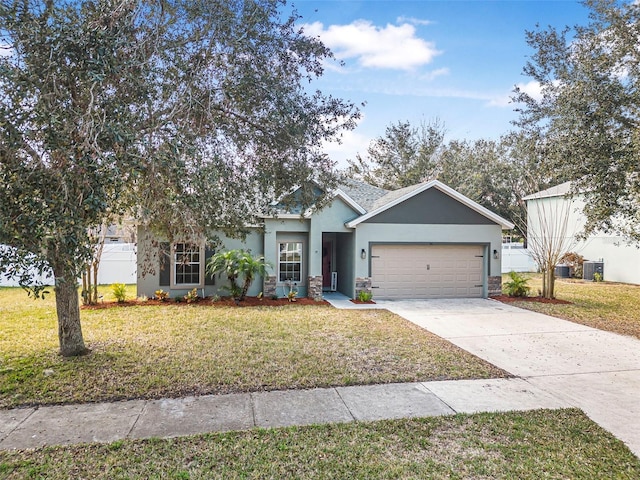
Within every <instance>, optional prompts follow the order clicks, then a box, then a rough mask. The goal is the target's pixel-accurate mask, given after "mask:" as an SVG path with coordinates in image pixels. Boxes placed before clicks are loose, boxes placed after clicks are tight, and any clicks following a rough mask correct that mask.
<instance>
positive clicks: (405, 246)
mask: <svg viewBox="0 0 640 480" xmlns="http://www.w3.org/2000/svg"><path fill="white" fill-rule="evenodd" d="M263 220H264V223H263V225H261V226H260V227H261V228H256V229H255V230H254V231H252V232H251V233H250V234H249V235H248V236H247V237H246V239H244V240H242V241H241V240H236V239H231V238H226V237H222V236H220V238H221V239H222V242H223V244H224V247H223V248H224V249H225V250H231V249H237V248H244V249H248V250H250V251H251V252H252V253H253V254H254V255H263V256H264V257H265V260H266V261H267V262H269V263H270V264H271V266H272V268H271V270H270V272H269V275H267V276H266V278H263V279H258V280H257V281H255V282H254V284H253V286H252V287H251V289H250V291H249V295H257V294H259V293H260V292H262V293H263V295H264V296H267V297H270V296H273V295H277V296H279V297H282V296H285V295H286V289H287V288H288V285H289V284H295V288H297V290H298V295H299V296H307V297H311V298H315V299H321V298H322V292H323V291H339V292H341V293H343V294H345V295H346V296H348V297H350V298H356V297H357V295H358V293H359V292H360V291H361V290H366V291H370V292H371V293H372V294H373V297H374V298H378V299H398V298H442V297H487V296H489V295H494V294H499V293H500V292H501V265H500V262H501V249H502V247H501V242H502V235H501V234H502V230H503V229H511V228H513V224H512V223H511V222H509V221H508V220H505V219H504V218H502V217H500V216H498V215H496V214H495V213H493V212H491V211H489V210H487V209H486V208H484V207H482V206H480V205H478V204H477V203H476V202H474V201H472V200H470V199H469V198H467V197H465V196H464V195H461V194H460V193H458V192H457V191H455V190H453V189H452V188H450V187H448V186H446V185H444V184H443V183H441V182H439V181H436V180H432V181H429V182H425V183H420V184H417V185H413V186H410V187H407V188H403V189H400V190H395V191H388V190H383V189H381V188H377V187H374V186H371V185H368V184H366V183H363V182H359V181H354V180H350V181H348V182H347V183H346V184H344V185H343V186H341V187H340V188H339V189H337V190H336V191H334V192H332V194H331V201H330V203H329V204H328V206H326V207H324V208H322V209H320V210H313V211H309V212H306V213H303V214H300V213H295V214H293V213H289V214H286V213H285V214H280V215H278V216H277V217H266V218H264V219H263ZM146 233H148V232H144V231H140V232H139V234H138V259H139V260H138V263H139V265H138V272H144V271H145V270H149V269H145V268H144V267H143V266H142V265H140V262H141V261H142V259H144V258H145V257H147V258H148V257H149V256H148V255H145V249H150V248H151V249H158V248H159V249H160V250H161V253H160V254H158V255H157V258H159V259H160V261H159V266H158V268H157V269H155V270H156V271H155V273H154V272H150V273H147V274H146V275H144V276H141V274H140V273H139V274H138V295H147V296H149V297H151V296H153V295H154V292H155V291H156V290H157V289H163V290H165V291H168V292H169V294H170V296H171V297H175V296H177V295H183V294H185V293H186V292H187V291H188V290H190V289H193V288H197V289H198V291H199V294H200V295H203V296H210V295H214V294H220V295H223V294H224V290H221V287H223V286H224V285H225V281H226V279H225V278H224V277H219V276H216V278H205V269H204V267H205V262H206V258H207V257H208V256H209V255H210V254H211V252H207V251H206V248H205V242H204V241H203V242H202V243H201V244H200V245H189V244H185V243H176V244H174V245H169V244H168V242H165V241H162V239H152V240H149V235H146ZM146 253H149V252H146ZM163 256H164V258H163ZM162 260H164V261H162Z"/></svg>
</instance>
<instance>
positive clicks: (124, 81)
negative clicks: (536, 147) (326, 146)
mask: <svg viewBox="0 0 640 480" xmlns="http://www.w3.org/2000/svg"><path fill="white" fill-rule="evenodd" d="M283 5H284V2H283V1H280V0H254V1H251V2H229V1H226V0H211V1H207V2H192V1H188V0H160V1H151V0H131V1H121V0H84V1H73V0H61V1H56V2H52V1H45V0H2V2H1V3H0V43H1V44H2V46H3V49H4V51H5V52H6V53H7V54H6V55H1V56H0V92H1V95H0V184H2V185H3V188H4V191H3V194H2V196H0V244H7V245H10V246H11V247H13V248H14V249H13V250H12V251H11V253H10V254H8V253H6V252H4V251H3V252H0V273H7V272H8V271H9V270H7V265H10V264H14V263H15V262H16V261H18V262H19V261H20V259H16V256H19V257H20V258H25V257H26V256H32V257H34V258H35V259H36V265H37V267H38V268H39V269H41V270H42V269H45V268H51V269H52V270H53V273H54V276H55V278H56V285H57V287H56V300H57V302H58V306H59V308H58V319H59V323H60V327H61V328H60V330H59V331H60V345H61V352H62V353H63V355H76V354H80V353H84V352H86V348H85V347H84V341H83V339H82V333H81V328H80V317H79V309H78V305H77V304H78V299H77V291H76V290H75V281H76V279H77V278H78V276H79V274H80V273H81V270H82V267H83V266H84V265H85V264H87V263H88V262H89V261H90V259H91V256H92V244H91V241H90V238H89V233H88V232H89V231H90V230H91V229H92V228H97V227H98V226H100V225H102V224H104V223H107V222H106V221H107V220H108V219H110V218H112V217H113V216H121V215H122V214H125V213H128V214H130V215H132V216H133V217H135V218H137V219H138V220H139V221H140V222H141V223H142V224H144V225H147V226H150V227H151V228H152V229H153V230H154V232H155V233H158V234H162V235H164V236H165V237H166V238H169V239H170V240H171V241H173V240H175V239H178V237H182V238H180V239H181V240H182V241H187V240H189V239H190V238H195V237H197V236H202V235H203V232H205V231H210V230H213V229H218V230H222V231H224V232H225V233H228V234H230V235H239V234H241V233H242V231H243V229H244V228H245V226H246V223H245V222H251V220H252V219H254V218H255V216H256V215H257V214H258V213H259V212H261V211H264V210H266V207H268V206H269V205H270V204H271V202H272V201H273V200H274V199H276V198H279V197H280V196H281V195H282V194H283V193H284V192H286V191H288V190H289V189H290V188H291V186H292V185H294V184H302V183H304V182H308V181H310V180H313V181H315V182H316V183H317V184H318V185H320V186H321V187H323V190H324V191H330V190H331V189H332V187H333V186H334V185H335V183H336V180H337V175H336V174H335V172H334V170H333V164H332V162H331V161H330V160H329V159H328V158H327V157H326V155H324V154H323V153H322V151H321V146H322V143H323V142H324V141H331V140H336V139H337V138H338V136H339V134H340V132H341V131H342V130H343V129H345V128H353V127H354V125H355V123H354V122H355V119H357V117H358V115H359V113H358V111H357V109H356V108H355V107H354V105H352V104H351V103H348V102H344V101H342V100H341V99H336V98H332V97H328V96H325V95H323V94H322V93H321V92H315V93H311V94H310V93H307V92H308V90H307V89H306V88H303V83H308V82H310V81H312V80H314V79H315V78H317V77H318V76H320V75H321V74H322V70H323V62H325V61H326V60H330V59H331V57H332V54H331V52H330V51H329V50H328V49H327V48H326V47H324V45H322V44H321V43H320V41H318V40H317V39H315V38H310V37H306V36H305V35H304V32H301V31H300V30H299V29H298V28H297V27H296V26H295V21H296V20H297V15H296V14H295V12H291V14H290V15H287V14H286V12H281V11H279V9H280V7H282V6H283ZM300 200H301V201H302V202H303V203H305V202H307V203H311V202H312V201H313V199H310V198H302V199H300ZM263 207H264V208H263ZM184 237H189V238H184ZM141 260H142V261H143V262H144V261H146V260H149V259H141ZM149 261H150V260H149ZM144 270H145V269H143V271H144ZM21 284H22V285H24V286H25V287H28V286H29V285H30V283H29V278H28V277H27V276H25V277H24V278H22V277H21ZM63 285H64V288H63ZM32 291H33V293H36V294H38V293H40V290H38V289H36V288H34V289H32Z"/></svg>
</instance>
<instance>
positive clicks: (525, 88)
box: [488, 80, 542, 107]
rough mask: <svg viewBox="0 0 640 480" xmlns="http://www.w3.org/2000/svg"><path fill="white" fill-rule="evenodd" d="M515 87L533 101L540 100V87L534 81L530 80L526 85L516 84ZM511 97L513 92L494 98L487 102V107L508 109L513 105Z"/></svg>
mask: <svg viewBox="0 0 640 480" xmlns="http://www.w3.org/2000/svg"><path fill="white" fill-rule="evenodd" d="M516 87H518V88H519V89H520V91H522V92H524V93H526V94H527V95H529V96H530V97H531V98H533V99H534V100H541V99H542V86H541V85H540V83H538V82H536V81H535V80H532V81H530V82H528V83H518V84H517V85H516ZM513 95H514V94H513V92H509V93H505V94H504V95H500V96H496V97H494V98H492V99H490V100H489V103H488V105H489V106H490V107H508V106H510V105H511V104H512V103H513V102H512V100H511V97H512V96H513Z"/></svg>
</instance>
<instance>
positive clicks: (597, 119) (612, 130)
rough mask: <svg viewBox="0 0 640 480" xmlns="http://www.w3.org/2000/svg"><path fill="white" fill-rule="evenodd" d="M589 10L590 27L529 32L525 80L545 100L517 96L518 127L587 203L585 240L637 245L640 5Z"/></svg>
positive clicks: (595, 5) (594, 2) (604, 2)
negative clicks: (599, 236)
mask: <svg viewBox="0 0 640 480" xmlns="http://www.w3.org/2000/svg"><path fill="white" fill-rule="evenodd" d="M585 4H586V5H587V6H588V7H589V8H590V9H591V14H590V23H589V24H588V25H586V26H576V27H574V28H565V29H563V30H558V29H555V28H551V27H550V28H547V29H539V30H536V31H532V32H527V41H528V43H529V45H530V46H531V47H532V48H533V50H534V54H533V56H532V57H531V60H530V61H529V62H528V63H527V64H526V67H525V69H524V73H525V74H526V75H528V76H530V77H532V78H533V79H534V80H535V81H537V82H538V83H539V84H540V87H541V95H540V96H539V97H538V96H533V95H530V94H527V93H526V92H524V91H520V90H516V95H515V100H516V101H518V102H522V103H523V104H524V107H523V108H522V110H521V116H520V120H519V125H520V126H522V127H523V128H525V129H526V130H528V131H529V132H534V133H536V134H538V135H540V136H542V137H543V138H544V139H545V142H546V145H547V159H548V160H549V161H550V162H551V164H552V166H553V167H554V168H555V169H556V170H558V171H559V172H560V173H561V174H562V175H564V176H565V177H567V178H570V179H571V180H572V182H573V191H574V193H575V192H580V193H581V194H583V195H584V196H585V199H586V206H585V210H584V213H585V216H586V218H587V224H586V227H585V232H584V233H585V234H589V233H592V232H593V231H595V230H599V229H601V230H603V231H606V232H613V233H618V234H623V235H625V236H627V237H628V238H629V239H632V240H635V241H640V175H639V166H638V158H639V156H638V155H639V153H640V151H639V149H640V137H639V135H638V132H640V130H639V127H640V125H639V121H640V117H639V113H638V112H639V111H640V88H639V87H640V50H639V49H638V44H639V43H640V4H638V2H628V3H621V2H617V1H614V0H588V1H586V2H585Z"/></svg>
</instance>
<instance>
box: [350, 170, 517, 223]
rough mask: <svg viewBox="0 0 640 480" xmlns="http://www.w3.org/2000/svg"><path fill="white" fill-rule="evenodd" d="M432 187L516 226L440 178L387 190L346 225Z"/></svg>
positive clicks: (363, 219) (489, 216) (500, 220)
mask: <svg viewBox="0 0 640 480" xmlns="http://www.w3.org/2000/svg"><path fill="white" fill-rule="evenodd" d="M430 188H435V189H437V190H439V191H441V192H442V193H444V194H446V195H449V196H450V197H451V198H453V199H454V200H457V201H458V202H460V203H462V204H463V205H465V206H466V207H468V208H470V209H471V210H474V211H476V212H477V213H479V214H480V215H483V216H484V217H486V218H488V219H489V220H491V221H492V222H495V223H497V224H498V225H501V226H502V228H503V229H512V228H513V227H514V224H513V223H511V222H510V221H508V220H506V219H504V218H502V217H501V216H499V215H497V214H495V213H493V212H492V211H490V210H488V209H486V208H485V207H483V206H482V205H479V204H478V203H476V202H474V201H473V200H471V199H470V198H467V197H465V196H464V195H462V194H461V193H459V192H457V191H455V190H454V189H452V188H451V187H448V186H446V185H445V184H444V183H442V182H440V181H438V180H430V181H428V182H424V183H419V184H417V185H412V186H410V187H406V188H401V189H400V190H394V191H392V192H387V193H386V194H385V195H383V196H381V197H379V198H378V199H377V200H376V201H374V203H373V204H372V208H371V209H370V210H369V211H368V212H367V213H366V214H364V215H362V216H360V217H358V218H356V219H355V220H352V221H351V222H348V223H347V224H346V226H347V227H349V228H354V227H356V226H357V225H359V224H360V223H362V222H364V221H366V220H368V219H370V218H372V217H375V216H376V215H378V214H380V213H382V212H384V211H385V210H388V209H390V208H392V207H394V206H396V205H398V204H400V203H402V202H404V201H405V200H408V199H409V198H411V197H413V196H415V195H418V194H420V193H422V192H424V191H425V190H428V189H430Z"/></svg>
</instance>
